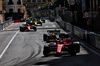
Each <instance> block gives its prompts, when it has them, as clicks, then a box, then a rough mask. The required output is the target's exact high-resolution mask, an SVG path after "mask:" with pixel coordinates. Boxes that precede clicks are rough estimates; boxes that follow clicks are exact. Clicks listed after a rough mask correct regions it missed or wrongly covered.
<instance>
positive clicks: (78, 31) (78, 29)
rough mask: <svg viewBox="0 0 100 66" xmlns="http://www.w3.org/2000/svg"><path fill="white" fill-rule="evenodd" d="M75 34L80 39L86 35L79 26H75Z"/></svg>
mask: <svg viewBox="0 0 100 66" xmlns="http://www.w3.org/2000/svg"><path fill="white" fill-rule="evenodd" d="M74 34H75V35H76V36H78V37H79V38H80V39H83V37H84V34H85V33H84V31H83V29H81V28H79V27H77V26H74Z"/></svg>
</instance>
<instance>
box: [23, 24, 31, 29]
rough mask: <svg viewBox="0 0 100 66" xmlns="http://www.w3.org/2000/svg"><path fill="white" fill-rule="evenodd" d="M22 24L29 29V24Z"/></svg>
mask: <svg viewBox="0 0 100 66" xmlns="http://www.w3.org/2000/svg"><path fill="white" fill-rule="evenodd" d="M23 26H24V27H27V28H28V30H30V29H31V25H30V24H23Z"/></svg>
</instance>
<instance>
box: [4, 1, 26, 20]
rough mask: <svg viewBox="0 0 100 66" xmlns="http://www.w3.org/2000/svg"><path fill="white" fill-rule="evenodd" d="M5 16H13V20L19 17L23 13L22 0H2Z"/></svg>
mask: <svg viewBox="0 0 100 66" xmlns="http://www.w3.org/2000/svg"><path fill="white" fill-rule="evenodd" d="M4 3H5V10H6V15H5V16H6V18H7V17H13V19H14V20H17V19H20V18H22V17H23V15H24V11H23V10H24V8H23V7H24V6H23V1H22V0H4Z"/></svg>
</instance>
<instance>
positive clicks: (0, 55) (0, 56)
mask: <svg viewBox="0 0 100 66" xmlns="http://www.w3.org/2000/svg"><path fill="white" fill-rule="evenodd" d="M18 32H19V30H18V31H17V32H16V33H15V35H14V36H13V37H12V39H11V40H10V42H9V43H8V44H7V46H6V47H5V49H4V50H3V51H2V53H1V54H0V59H1V58H2V56H3V55H4V53H5V52H6V50H7V49H8V47H9V46H10V44H11V43H12V41H13V40H14V38H15V37H16V35H17V34H18Z"/></svg>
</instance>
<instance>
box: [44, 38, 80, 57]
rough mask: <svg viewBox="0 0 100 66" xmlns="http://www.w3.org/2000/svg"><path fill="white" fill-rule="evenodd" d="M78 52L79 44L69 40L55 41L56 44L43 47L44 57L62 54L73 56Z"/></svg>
mask: <svg viewBox="0 0 100 66" xmlns="http://www.w3.org/2000/svg"><path fill="white" fill-rule="evenodd" d="M79 52H80V43H79V42H75V41H74V40H73V39H71V38H63V39H59V40H57V41H56V43H50V44H49V45H46V46H44V50H43V54H44V56H49V55H56V56H60V55H63V54H70V55H71V56H75V55H76V53H79Z"/></svg>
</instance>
